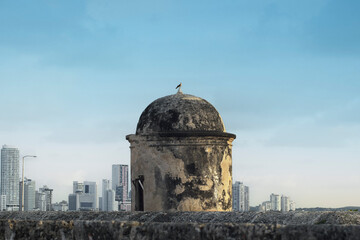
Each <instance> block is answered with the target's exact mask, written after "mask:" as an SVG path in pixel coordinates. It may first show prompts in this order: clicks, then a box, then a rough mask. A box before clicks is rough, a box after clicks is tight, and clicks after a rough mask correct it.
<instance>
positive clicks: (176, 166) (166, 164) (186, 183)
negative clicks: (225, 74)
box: [126, 92, 236, 211]
mask: <svg viewBox="0 0 360 240" xmlns="http://www.w3.org/2000/svg"><path fill="white" fill-rule="evenodd" d="M235 137H236V136H235V135H234V134H230V133H226V132H225V127H224V124H223V121H222V119H221V117H220V114H219V113H218V112H217V110H216V109H215V108H214V107H213V106H212V105H211V104H210V103H208V102H207V101H206V100H204V99H201V98H198V97H195V96H192V95H187V94H183V93H181V92H179V93H177V94H174V95H170V96H166V97H163V98H159V99H157V100H155V101H154V102H152V103H151V104H150V105H149V106H148V107H147V108H146V109H145V110H144V112H143V113H142V114H141V116H140V120H139V122H138V126H137V130H136V134H131V135H128V136H127V137H126V138H127V140H128V141H129V142H130V144H131V145H130V149H131V178H132V189H133V191H132V210H133V211H135V210H138V211H142V210H145V211H231V210H232V141H233V140H234V139H235Z"/></svg>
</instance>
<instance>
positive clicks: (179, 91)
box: [175, 83, 182, 93]
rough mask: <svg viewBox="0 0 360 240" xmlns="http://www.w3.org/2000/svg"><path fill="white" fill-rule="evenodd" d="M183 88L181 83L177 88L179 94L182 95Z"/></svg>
mask: <svg viewBox="0 0 360 240" xmlns="http://www.w3.org/2000/svg"><path fill="white" fill-rule="evenodd" d="M181 86H182V83H180V84H179V85H177V87H176V88H175V89H177V88H179V90H178V93H182V91H181Z"/></svg>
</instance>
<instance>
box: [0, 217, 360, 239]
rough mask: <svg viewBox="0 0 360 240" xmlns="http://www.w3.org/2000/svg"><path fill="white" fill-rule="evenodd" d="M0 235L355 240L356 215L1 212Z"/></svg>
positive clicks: (358, 234)
mask: <svg viewBox="0 0 360 240" xmlns="http://www.w3.org/2000/svg"><path fill="white" fill-rule="evenodd" d="M251 221H252V222H253V223H250V222H251ZM259 222H261V223H259ZM279 223H282V224H279ZM329 223H330V224H329ZM0 239H37V240H38V239H39V240H41V239H61V240H65V239H75V240H79V239H89V240H90V239H92V240H95V239H144V240H147V239H164V240H165V239H166V240H167V239H187V240H190V239H220V240H221V239H279V240H280V239H282V240H307V239H318V240H342V239H344V240H345V239H350V240H352V239H360V214H359V213H356V212H292V213H277V212H269V213H261V214H259V213H229V212H173V213H161V212H152V213H116V212H114V213H104V212H65V213H59V212H33V213H30V212H24V213H21V212H13V213H11V212H1V213H0Z"/></svg>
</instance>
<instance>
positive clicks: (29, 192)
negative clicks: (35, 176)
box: [19, 178, 35, 211]
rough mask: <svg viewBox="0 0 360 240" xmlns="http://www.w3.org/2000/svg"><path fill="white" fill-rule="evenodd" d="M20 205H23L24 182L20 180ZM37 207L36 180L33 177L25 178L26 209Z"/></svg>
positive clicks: (31, 209) (30, 209)
mask: <svg viewBox="0 0 360 240" xmlns="http://www.w3.org/2000/svg"><path fill="white" fill-rule="evenodd" d="M19 196H20V207H21V205H22V182H21V181H20V191H19ZM34 209H35V181H32V180H31V179H26V178H25V180H24V211H33V210H34Z"/></svg>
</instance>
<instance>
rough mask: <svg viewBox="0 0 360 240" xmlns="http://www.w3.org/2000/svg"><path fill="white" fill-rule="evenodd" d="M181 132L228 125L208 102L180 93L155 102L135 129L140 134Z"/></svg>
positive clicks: (142, 116) (219, 127) (205, 129)
mask: <svg viewBox="0 0 360 240" xmlns="http://www.w3.org/2000/svg"><path fill="white" fill-rule="evenodd" d="M178 131H216V132H224V131H225V127H224V123H223V121H222V119H221V117H220V115H219V113H218V111H217V110H216V109H215V108H214V107H213V106H212V105H211V104H210V103H209V102H207V101H206V100H204V99H202V98H199V97H195V96H192V95H189V94H182V93H180V92H179V93H177V94H174V95H169V96H166V97H162V98H159V99H157V100H155V101H154V102H152V103H151V104H150V105H149V106H148V107H147V108H146V109H145V110H144V112H143V113H142V114H141V116H140V119H139V122H138V125H137V128H136V134H140V135H147V134H153V133H159V132H178Z"/></svg>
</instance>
